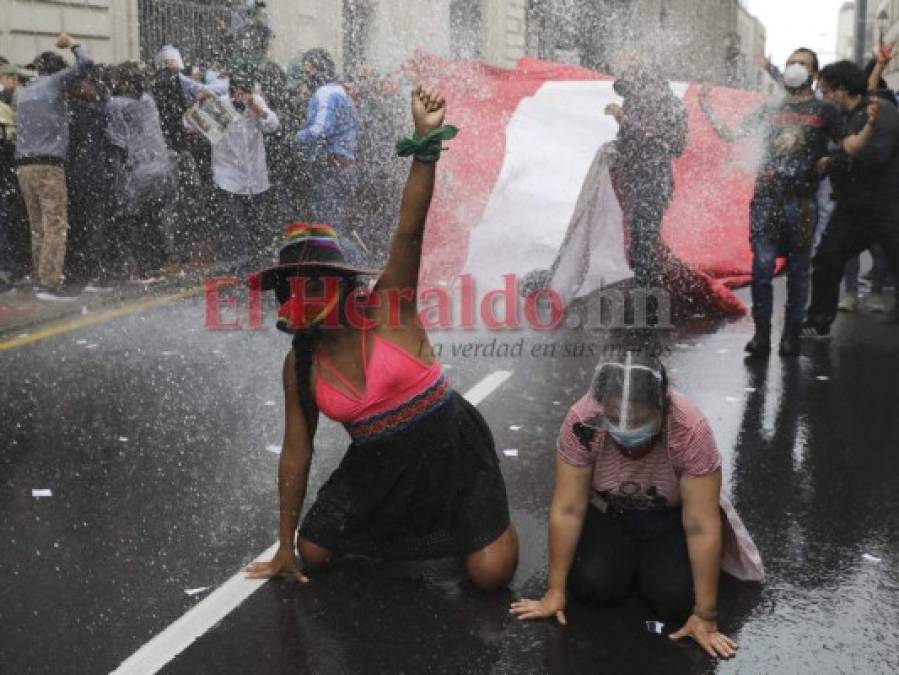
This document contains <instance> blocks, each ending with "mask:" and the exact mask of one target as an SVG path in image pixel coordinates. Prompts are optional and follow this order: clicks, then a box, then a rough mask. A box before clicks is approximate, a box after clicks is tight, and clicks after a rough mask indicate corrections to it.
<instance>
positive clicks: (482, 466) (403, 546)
mask: <svg viewBox="0 0 899 675" xmlns="http://www.w3.org/2000/svg"><path fill="white" fill-rule="evenodd" d="M439 384H440V385H442V391H441V390H440V387H436V386H435V387H431V388H430V389H431V390H432V391H431V392H430V394H429V393H428V392H425V393H424V394H422V395H421V396H420V397H416V399H419V400H418V401H416V400H413V401H411V402H409V403H407V404H404V406H402V408H403V409H402V410H400V411H399V413H397V412H396V411H391V413H390V414H389V415H387V416H386V417H389V418H390V419H388V420H387V423H382V424H380V426H378V427H377V430H378V433H376V434H371V435H368V436H363V435H362V434H358V435H357V434H356V433H354V429H352V428H350V427H348V430H349V431H350V433H351V435H353V439H354V440H353V442H352V443H351V444H350V447H349V449H348V450H347V453H346V455H345V456H344V458H343V460H342V461H341V462H340V465H339V466H338V467H337V469H336V470H335V471H334V473H333V474H331V476H330V477H329V478H328V480H327V481H326V482H325V484H324V485H323V486H322V488H321V489H320V490H319V493H318V497H317V499H316V501H315V503H314V504H313V505H312V507H311V508H310V510H309V512H308V514H307V515H306V518H305V519H304V520H303V523H302V526H301V527H300V530H299V535H300V537H303V538H305V539H308V540H309V541H311V542H313V543H315V544H318V545H319V546H323V547H325V548H328V549H331V550H333V551H335V552H337V553H357V554H365V555H372V556H377V557H382V558H390V559H429V558H442V557H448V556H458V555H464V554H466V553H470V552H472V551H477V550H478V549H481V548H483V547H484V546H486V545H487V544H489V543H491V542H492V541H494V540H496V539H497V538H498V537H499V536H500V535H501V534H502V533H503V532H504V531H505V530H506V528H507V527H508V526H509V507H508V501H507V499H506V487H505V483H504V481H503V476H502V473H501V472H500V468H499V462H498V460H497V456H496V448H495V446H494V443H493V436H492V434H491V433H490V429H489V427H488V426H487V423H486V422H485V421H484V418H483V417H481V414H480V413H479V412H478V411H477V409H476V408H475V407H474V406H472V405H471V404H470V403H469V402H468V401H466V400H465V399H464V398H463V397H462V396H460V395H459V394H458V393H456V392H455V391H453V390H452V389H449V388H448V386H447V385H446V383H445V382H444V381H443V378H441V380H440V381H439ZM398 421H399V422H400V423H396V422H398ZM369 430H371V426H369ZM356 431H358V429H357V430H356Z"/></svg>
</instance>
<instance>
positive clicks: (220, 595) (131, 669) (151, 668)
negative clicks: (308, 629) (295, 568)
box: [112, 370, 512, 675]
mask: <svg viewBox="0 0 899 675" xmlns="http://www.w3.org/2000/svg"><path fill="white" fill-rule="evenodd" d="M510 377H512V372H511V371H509V370H497V371H495V372H493V373H491V374H490V375H488V376H487V377H485V378H484V379H483V380H481V381H480V382H478V383H477V384H476V385H475V386H473V387H472V388H471V389H469V390H468V391H467V392H466V393H465V398H466V399H467V400H468V401H469V403H471V404H472V405H478V404H480V403H481V402H482V401H483V400H484V399H486V398H487V397H488V396H489V395H490V394H492V393H493V392H494V391H496V390H497V389H498V388H499V387H500V386H501V385H502V384H503V383H504V382H505V381H506V380H508V379H509V378H510ZM277 550H278V542H275V543H274V544H272V545H271V546H269V547H268V548H267V549H266V550H264V551H263V552H262V553H260V554H259V555H258V556H256V558H255V559H254V561H253V562H262V561H268V560H271V559H272V557H273V556H274V555H275V552H276V551H277ZM266 581H267V579H247V578H246V577H245V576H244V571H243V570H240V571H239V572H237V574H235V575H234V576H232V577H231V578H230V579H228V581H226V582H225V583H224V584H222V585H221V586H219V587H218V588H216V589H215V590H214V591H213V592H212V593H210V594H209V595H207V596H206V597H205V598H204V599H203V600H201V601H200V602H199V603H197V604H196V605H194V606H193V607H192V608H191V609H189V610H188V611H187V612H185V613H184V614H183V615H182V616H181V617H180V618H179V619H177V620H176V621H175V622H174V623H172V624H169V626H168V627H166V628H165V629H164V630H163V631H162V632H161V633H159V634H158V635H156V636H155V637H154V638H153V639H152V640H150V641H149V642H148V643H146V644H145V645H144V646H143V647H141V648H140V649H138V650H137V651H136V652H134V654H132V655H131V656H129V657H128V658H127V659H125V660H124V661H123V662H122V664H121V665H120V666H119V667H118V668H116V669H115V670H114V671H112V675H149V674H150V673H156V672H158V671H159V670H161V669H162V668H163V666H165V665H166V664H167V663H169V662H170V661H171V660H172V659H174V658H175V657H176V656H178V654H180V653H181V652H183V651H184V650H185V649H187V648H188V647H190V645H192V644H193V643H194V642H195V641H196V640H197V638H199V637H201V636H202V635H203V634H204V633H206V632H207V631H208V630H209V629H210V628H212V627H213V626H215V625H216V624H217V623H218V622H219V621H221V620H222V619H224V618H225V617H226V616H228V614H230V613H231V612H233V611H234V610H235V609H237V607H238V606H240V604H241V603H243V601H244V600H246V599H247V598H249V597H250V596H251V595H252V594H253V593H254V592H255V591H256V589H258V588H259V587H260V586H262V585H264V584H265V583H266Z"/></svg>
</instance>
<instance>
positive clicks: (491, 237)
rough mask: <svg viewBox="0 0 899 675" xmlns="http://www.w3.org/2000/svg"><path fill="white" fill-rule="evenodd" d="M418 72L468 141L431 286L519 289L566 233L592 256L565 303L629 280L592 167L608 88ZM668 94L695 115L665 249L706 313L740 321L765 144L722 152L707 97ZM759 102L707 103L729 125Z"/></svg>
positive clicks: (593, 82) (436, 66) (452, 166)
mask: <svg viewBox="0 0 899 675" xmlns="http://www.w3.org/2000/svg"><path fill="white" fill-rule="evenodd" d="M411 70H412V71H413V74H414V75H415V76H416V77H419V78H420V79H422V80H423V81H426V82H428V83H432V84H436V85H438V86H440V87H441V88H442V89H443V90H444V91H445V92H446V93H447V98H448V104H449V115H448V122H449V123H452V124H455V125H457V126H459V127H460V129H461V132H460V134H459V136H458V137H457V138H456V140H454V141H453V142H452V143H451V144H450V150H449V151H448V152H446V153H445V154H444V158H443V160H442V161H441V164H440V173H439V177H438V187H437V192H436V195H435V200H434V205H433V208H432V211H431V217H430V219H429V222H428V229H427V235H426V239H425V258H424V265H423V271H422V275H423V282H424V283H439V282H442V283H448V282H451V281H452V280H453V279H454V278H455V277H457V276H458V275H459V274H463V273H470V274H472V275H473V276H474V278H475V280H476V282H477V283H479V284H484V285H485V286H482V287H486V286H489V287H496V286H497V283H498V280H499V279H500V277H501V276H502V275H504V274H515V275H517V276H519V278H520V277H521V276H523V275H524V274H526V273H527V272H529V271H531V270H534V269H539V268H544V269H546V268H549V267H550V266H551V265H552V264H553V262H554V260H555V259H556V256H557V254H558V252H559V250H560V247H561V245H562V242H563V239H564V238H565V237H566V233H568V235H569V238H570V237H571V236H577V237H579V239H577V241H576V242H574V244H575V247H576V248H583V249H586V250H588V251H589V255H588V256H586V257H585V259H584V262H583V265H582V268H581V269H578V270H576V272H574V273H571V270H569V277H571V278H569V279H565V280H563V282H564V283H563V285H564V286H565V290H566V293H567V294H568V296H569V298H570V297H576V296H579V295H585V294H586V293H588V292H590V291H592V290H595V289H596V288H598V285H599V283H604V284H609V283H613V282H615V281H619V280H621V279H624V278H627V277H629V276H632V274H631V272H630V268H629V266H628V264H627V260H626V258H625V249H624V236H623V231H624V224H623V222H622V214H621V209H620V207H619V206H618V204H617V198H616V197H615V193H614V190H612V188H611V183H610V181H609V180H608V171H607V169H606V167H605V166H601V165H600V164H601V162H600V158H599V157H598V151H599V149H600V148H601V146H602V145H603V144H604V143H606V142H608V141H611V140H613V139H614V138H615V134H616V132H617V124H616V122H615V121H614V120H613V119H612V118H611V117H608V116H606V115H605V114H604V110H605V107H606V105H607V104H608V103H612V102H620V100H621V99H620V98H619V97H618V96H617V95H616V94H615V93H614V91H613V89H612V78H611V77H609V76H607V75H603V74H600V73H596V72H593V71H590V70H586V69H584V68H581V67H579V66H571V65H562V64H554V63H547V62H543V61H538V60H535V59H523V60H521V61H520V62H519V63H518V65H517V67H516V68H514V69H502V68H493V67H490V66H486V65H484V64H481V63H477V62H463V63H448V62H445V61H443V60H440V59H438V58H436V57H433V56H429V55H419V56H418V57H417V58H416V60H415V61H414V64H413V66H412V67H411ZM671 87H672V90H673V91H674V92H675V94H676V95H677V96H678V97H680V98H681V100H682V101H683V102H684V105H685V107H686V108H687V111H688V114H689V128H690V129H689V137H688V143H687V149H686V151H685V152H684V154H683V155H682V156H681V157H680V158H679V159H678V160H677V161H676V162H675V167H674V178H675V189H674V197H673V200H672V202H671V206H670V208H669V210H668V212H667V214H666V216H665V220H664V222H663V226H662V239H663V242H664V243H665V245H666V247H667V248H668V249H669V250H670V253H671V259H672V262H673V263H674V264H675V265H676V266H677V267H678V274H680V275H684V274H687V275H689V276H690V277H691V279H690V283H688V284H685V285H684V287H685V288H689V289H690V291H689V293H690V294H691V296H692V297H691V299H692V300H693V301H694V303H696V306H697V308H698V309H703V310H715V311H719V312H722V313H725V314H735V315H736V314H743V313H745V311H746V309H745V307H744V305H743V303H741V302H740V301H739V300H738V299H737V298H736V297H735V296H734V295H733V293H732V292H731V289H733V288H735V287H738V286H740V285H744V284H746V283H747V282H748V281H749V279H750V273H751V251H750V248H749V201H750V199H751V196H752V190H753V184H754V169H755V161H756V157H755V151H756V149H757V147H758V146H759V145H760V144H759V143H758V142H757V141H756V142H752V141H749V142H744V143H740V144H736V145H733V146H728V145H727V144H725V143H724V142H722V141H721V140H720V139H719V138H718V137H717V135H716V134H715V133H714V131H713V130H712V128H711V126H710V125H709V123H708V121H707V120H706V119H705V117H704V115H703V114H702V112H701V110H700V108H699V103H698V90H699V86H698V85H695V84H684V83H672V85H671ZM763 100H764V99H763V97H762V96H761V95H760V94H756V93H753V92H745V91H739V90H732V89H723V88H722V89H715V90H713V92H712V102H713V104H714V105H715V108H716V110H717V111H718V113H719V116H721V117H722V118H723V119H724V120H725V121H728V122H730V123H735V122H737V121H739V119H740V118H741V117H742V116H744V115H746V114H747V113H748V112H749V111H751V110H753V109H754V108H755V107H757V106H758V105H760V104H761V103H762V102H763ZM588 179H589V180H588ZM585 181H586V183H585ZM579 195H580V196H581V204H580V206H581V207H583V206H585V202H584V200H585V199H588V200H593V201H592V202H591V203H589V204H586V207H585V208H586V211H587V214H588V215H587V216H583V214H581V218H580V219H581V220H582V221H583V222H582V223H581V227H580V228H572V230H571V231H569V226H570V225H571V224H572V218H573V216H574V215H575V213H576V206H577V205H578V197H579ZM578 210H579V211H580V210H583V209H581V208H580V207H579V209H578ZM575 220H577V218H575ZM569 244H571V242H570V241H569ZM582 282H583V283H582ZM556 283H561V282H560V281H559V280H557V281H556ZM578 284H581V286H580V287H579V288H575V286H577V285H578ZM566 293H563V296H564V295H565V294H566ZM566 299H568V298H566Z"/></svg>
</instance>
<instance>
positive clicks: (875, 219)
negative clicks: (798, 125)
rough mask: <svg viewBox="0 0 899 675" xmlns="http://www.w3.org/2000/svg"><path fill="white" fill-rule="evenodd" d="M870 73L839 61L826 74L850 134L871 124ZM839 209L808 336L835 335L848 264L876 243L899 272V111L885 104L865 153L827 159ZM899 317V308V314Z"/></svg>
mask: <svg viewBox="0 0 899 675" xmlns="http://www.w3.org/2000/svg"><path fill="white" fill-rule="evenodd" d="M867 89H868V84H867V76H866V75H865V72H864V71H863V70H862V69H861V68H859V67H858V66H857V65H855V64H854V63H852V62H851V61H840V62H838V63H834V64H831V65H829V66H827V67H826V68H825V69H824V70H823V71H822V72H821V92H822V93H823V94H824V97H825V98H826V99H827V100H829V101H831V102H832V103H834V104H836V105H838V106H839V107H840V109H841V110H842V111H843V113H844V115H845V125H846V128H847V130H848V131H850V132H852V131H857V130H859V129H864V128H867V127H868V126H870V125H871V121H870V119H869V117H870V116H869V113H868V104H869V101H870V100H871V99H872V98H874V96H870V97H869V95H868V93H867ZM826 165H827V168H828V170H829V173H830V177H831V182H832V183H833V198H834V201H835V202H836V205H837V206H836V210H835V211H834V213H833V217H832V218H831V221H830V223H829V224H828V226H827V230H826V231H825V232H824V237H823V239H822V240H821V244H820V246H819V247H818V251H817V253H816V254H815V260H814V276H813V278H812V303H811V305H810V306H809V308H808V319H807V321H806V324H805V326H804V330H803V337H808V338H827V337H830V325H831V324H832V323H833V321H834V319H835V318H836V314H837V305H838V302H839V295H840V278H841V277H842V276H843V270H844V268H845V267H846V263H847V262H848V261H849V260H850V259H852V258H854V257H855V256H857V255H858V254H859V253H861V252H862V251H864V250H865V249H867V248H869V247H870V246H871V245H872V244H880V245H881V247H882V248H883V251H884V254H885V256H886V259H887V262H888V263H889V266H890V269H891V270H892V271H893V273H894V274H895V273H896V271H897V270H899V112H897V110H896V106H894V105H893V104H892V103H886V102H884V103H882V104H881V106H880V111H879V116H878V119H877V127H876V129H875V131H874V136H873V138H872V139H871V142H870V143H868V145H867V146H866V147H865V149H864V151H863V152H862V153H861V154H859V155H858V156H856V157H853V158H851V159H850V157H849V156H847V154H846V153H845V152H836V153H834V154H833V156H831V157H829V158H828V159H827V160H826ZM894 316H895V317H899V305H897V308H896V310H895V312H894Z"/></svg>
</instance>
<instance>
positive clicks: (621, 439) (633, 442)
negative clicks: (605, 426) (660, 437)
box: [609, 424, 658, 450]
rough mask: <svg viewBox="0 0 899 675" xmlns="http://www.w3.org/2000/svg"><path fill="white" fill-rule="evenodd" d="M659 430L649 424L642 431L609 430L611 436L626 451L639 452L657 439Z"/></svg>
mask: <svg viewBox="0 0 899 675" xmlns="http://www.w3.org/2000/svg"><path fill="white" fill-rule="evenodd" d="M657 433H658V430H657V429H656V425H655V424H647V425H645V426H643V427H641V428H640V429H633V430H632V431H613V430H611V429H610V430H609V435H610V436H611V437H612V439H613V440H614V441H615V442H616V443H617V444H618V445H620V446H621V447H622V448H623V449H624V450H638V449H640V448H644V447H646V446H647V445H649V443H650V442H651V441H652V439H653V438H655V436H656V434H657Z"/></svg>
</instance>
